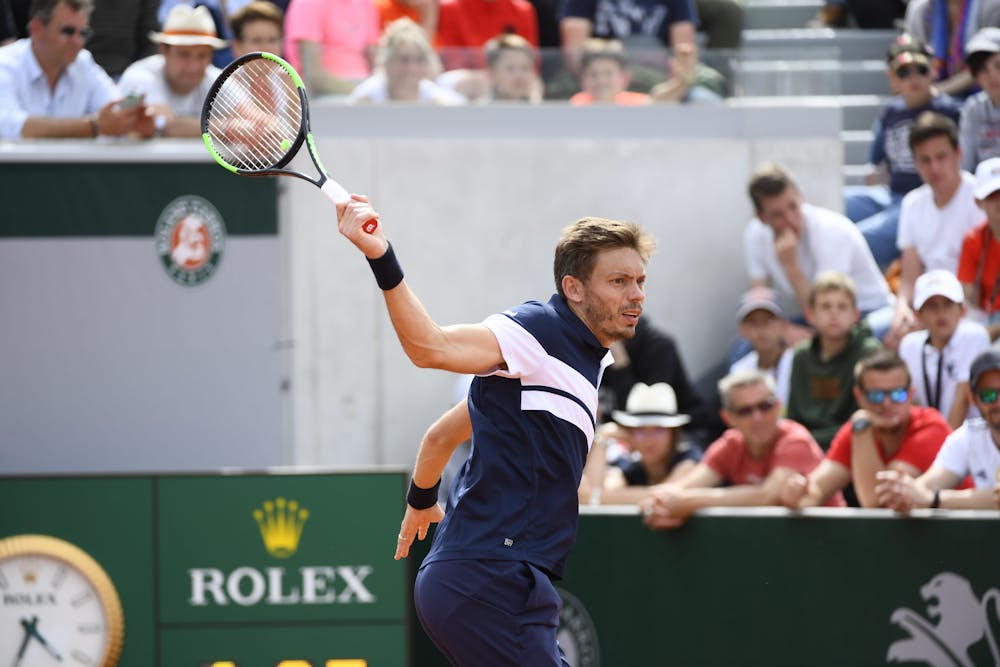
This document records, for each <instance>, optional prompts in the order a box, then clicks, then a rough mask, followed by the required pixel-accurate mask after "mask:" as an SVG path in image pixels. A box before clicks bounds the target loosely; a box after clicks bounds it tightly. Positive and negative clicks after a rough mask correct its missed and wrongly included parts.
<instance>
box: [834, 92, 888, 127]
mask: <svg viewBox="0 0 1000 667" xmlns="http://www.w3.org/2000/svg"><path fill="white" fill-rule="evenodd" d="M888 99H889V97H888V96H887V95H844V96H842V97H841V98H840V100H839V102H840V108H841V110H842V118H843V121H842V127H843V128H844V129H845V130H870V129H871V127H872V123H874V122H875V119H876V118H877V117H878V114H879V111H880V110H881V109H882V107H883V106H884V105H885V103H886V102H887V101H888Z"/></svg>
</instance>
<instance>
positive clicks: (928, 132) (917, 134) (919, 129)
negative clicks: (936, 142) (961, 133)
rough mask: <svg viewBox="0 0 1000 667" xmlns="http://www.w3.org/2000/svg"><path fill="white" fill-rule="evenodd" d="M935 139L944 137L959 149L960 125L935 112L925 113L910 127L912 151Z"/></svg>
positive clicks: (914, 151) (953, 146)
mask: <svg viewBox="0 0 1000 667" xmlns="http://www.w3.org/2000/svg"><path fill="white" fill-rule="evenodd" d="M934 137H944V138H946V139H947V140H948V143H950V144H951V147H952V148H958V125H956V124H955V121H953V120H952V119H951V118H948V117H947V116H945V115H942V114H939V113H936V112H934V111H925V112H923V113H922V114H920V115H919V116H917V119H916V120H915V121H913V125H911V126H910V151H911V152H912V153H916V152H917V147H918V146H919V145H920V144H922V143H924V142H925V141H927V140H929V139H933V138H934Z"/></svg>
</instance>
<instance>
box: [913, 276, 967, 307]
mask: <svg viewBox="0 0 1000 667" xmlns="http://www.w3.org/2000/svg"><path fill="white" fill-rule="evenodd" d="M932 296H943V297H944V298H946V299H948V300H949V301H953V302H955V303H964V302H965V292H964V291H963V290H962V283H960V282H958V278H956V277H955V274H954V273H952V272H951V271H949V270H947V269H934V270H933V271H928V272H927V273H924V274H922V275H921V276H920V277H919V278H917V282H916V283H914V285H913V308H914V309H915V310H920V309H921V308H922V307H923V305H924V303H925V302H926V301H927V299H929V298H931V297H932Z"/></svg>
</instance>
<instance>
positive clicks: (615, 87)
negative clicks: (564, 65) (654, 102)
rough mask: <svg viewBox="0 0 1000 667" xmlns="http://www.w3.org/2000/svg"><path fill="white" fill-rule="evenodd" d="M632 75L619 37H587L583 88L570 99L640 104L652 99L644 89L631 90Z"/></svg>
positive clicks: (585, 102) (582, 102)
mask: <svg viewBox="0 0 1000 667" xmlns="http://www.w3.org/2000/svg"><path fill="white" fill-rule="evenodd" d="M631 80H632V76H631V74H630V73H629V69H628V56H627V55H626V54H625V47H624V46H622V43H621V42H620V41H618V40H617V39H597V38H592V39H588V40H587V41H586V42H584V44H583V56H582V59H581V68H580V85H581V87H582V88H583V90H581V91H580V92H579V93H577V94H576V95H574V96H573V97H571V98H570V99H569V103H570V104H573V105H576V106H585V105H589V104H617V105H620V106H640V105H643V104H649V103H650V101H651V99H650V97H649V95H647V94H645V93H635V92H632V91H630V90H628V85H629V83H630V82H631Z"/></svg>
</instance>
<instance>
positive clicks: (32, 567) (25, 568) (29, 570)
mask: <svg viewBox="0 0 1000 667" xmlns="http://www.w3.org/2000/svg"><path fill="white" fill-rule="evenodd" d="M21 576H22V577H23V578H24V583H26V584H33V583H35V582H36V581H38V565H37V563H35V561H34V560H29V561H27V562H25V564H24V565H22V566H21Z"/></svg>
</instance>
